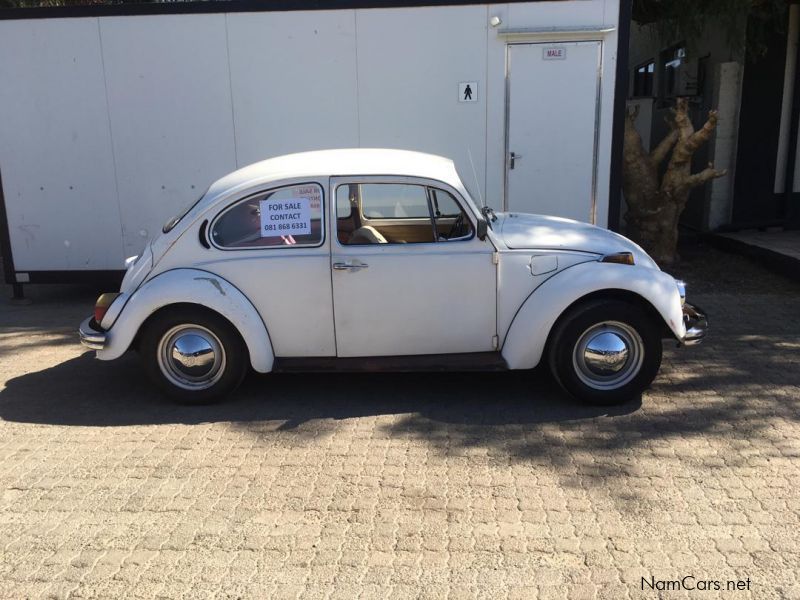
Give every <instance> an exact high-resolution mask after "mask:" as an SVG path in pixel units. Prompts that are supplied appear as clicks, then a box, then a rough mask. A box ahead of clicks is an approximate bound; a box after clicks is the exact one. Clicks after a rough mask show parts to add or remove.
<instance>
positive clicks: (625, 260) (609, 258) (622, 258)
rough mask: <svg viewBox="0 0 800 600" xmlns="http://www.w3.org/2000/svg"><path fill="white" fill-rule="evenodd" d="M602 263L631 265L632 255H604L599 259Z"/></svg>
mask: <svg viewBox="0 0 800 600" xmlns="http://www.w3.org/2000/svg"><path fill="white" fill-rule="evenodd" d="M600 262H604V263H616V264H618V265H633V264H635V263H634V261H633V254H631V253H630V252H615V253H614V254H606V255H605V256H604V257H603V258H601V259H600Z"/></svg>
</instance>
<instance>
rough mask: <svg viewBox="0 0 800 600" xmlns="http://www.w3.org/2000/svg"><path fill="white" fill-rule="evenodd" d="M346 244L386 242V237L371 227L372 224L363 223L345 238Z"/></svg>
mask: <svg viewBox="0 0 800 600" xmlns="http://www.w3.org/2000/svg"><path fill="white" fill-rule="evenodd" d="M347 243H348V244H388V243H389V242H387V241H386V238H385V237H383V236H382V235H381V233H380V232H379V231H378V230H377V229H375V228H374V227H372V225H364V226H363V227H359V228H358V229H356V230H355V231H354V232H353V235H351V236H350V239H349V240H347Z"/></svg>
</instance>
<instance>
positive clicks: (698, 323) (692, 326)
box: [681, 302, 708, 346]
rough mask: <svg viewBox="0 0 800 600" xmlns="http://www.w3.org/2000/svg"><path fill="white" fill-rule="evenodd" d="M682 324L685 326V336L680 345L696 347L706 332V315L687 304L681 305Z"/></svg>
mask: <svg viewBox="0 0 800 600" xmlns="http://www.w3.org/2000/svg"><path fill="white" fill-rule="evenodd" d="M683 322H684V323H685V324H686V335H685V336H684V338H683V340H682V341H681V343H682V344H683V345H684V346H696V345H697V344H699V343H700V342H702V341H703V338H704V337H706V331H708V317H707V316H706V314H705V313H704V312H703V311H702V310H700V309H699V308H698V307H696V306H693V305H691V304H689V303H688V302H687V303H685V304H684V305H683Z"/></svg>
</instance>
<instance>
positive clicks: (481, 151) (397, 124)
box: [356, 6, 487, 201]
mask: <svg viewBox="0 0 800 600" xmlns="http://www.w3.org/2000/svg"><path fill="white" fill-rule="evenodd" d="M356 18H357V25H358V92H359V98H358V104H359V107H360V123H361V128H360V131H361V146H363V147H373V146H377V147H387V148H401V149H405V150H419V151H423V152H432V153H434V154H441V155H443V156H447V157H449V158H452V159H453V160H454V161H455V162H456V167H457V168H458V171H459V173H460V174H461V176H462V178H463V179H464V183H465V184H466V185H467V188H469V189H471V190H474V189H475V188H476V187H479V188H480V192H481V193H483V190H484V185H485V159H486V100H485V98H486V26H487V25H486V22H487V17H486V6H459V7H437V8H430V7H428V8H407V9H391V10H363V11H358V12H357V15H356ZM462 81H473V82H475V81H476V82H478V89H477V95H478V101H477V102H471V103H467V102H459V101H458V84H459V82H462ZM470 154H471V155H472V161H473V163H474V165H475V169H476V171H477V176H478V181H479V185H478V186H476V184H475V178H474V176H473V173H472V167H471V165H470V158H469V157H470ZM474 193H477V192H474ZM476 201H478V198H476Z"/></svg>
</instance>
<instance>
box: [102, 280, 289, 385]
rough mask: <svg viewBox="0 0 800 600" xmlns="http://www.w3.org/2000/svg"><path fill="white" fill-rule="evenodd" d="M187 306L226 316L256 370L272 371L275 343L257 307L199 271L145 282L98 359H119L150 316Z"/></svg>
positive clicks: (232, 288) (228, 285) (110, 331)
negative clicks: (240, 337)
mask: <svg viewBox="0 0 800 600" xmlns="http://www.w3.org/2000/svg"><path fill="white" fill-rule="evenodd" d="M186 303H189V304H197V305H200V306H203V307H205V308H208V309H210V310H213V311H215V312H217V313H219V314H220V315H222V316H223V317H225V318H226V319H227V320H228V321H230V322H231V323H232V324H233V326H234V327H235V328H236V329H237V330H238V332H239V334H240V335H241V336H242V339H243V340H244V343H245V344H246V345H247V350H248V352H249V353H250V362H251V364H252V366H253V369H255V370H256V371H258V372H259V373H268V372H269V371H271V370H272V364H273V362H274V360H275V356H274V353H273V350H272V342H271V341H270V338H269V332H268V331H267V327H266V325H265V324H264V321H263V320H262V319H261V316H260V315H259V314H258V311H257V310H256V309H255V307H254V306H253V304H252V303H251V302H250V300H248V299H247V298H246V297H245V295H244V294H242V292H240V291H239V289H238V288H236V287H235V286H234V285H233V284H231V283H230V282H229V281H226V280H225V279H223V278H222V277H219V276H218V275H215V274H214V273H210V272H208V271H201V270H199V269H175V270H172V271H166V272H164V273H161V274H159V275H157V276H155V277H153V278H152V279H150V280H149V281H146V282H145V283H143V284H142V285H141V286H140V287H139V289H138V290H136V292H134V293H133V294H131V296H130V297H129V298H128V299H127V302H126V303H125V305H124V307H122V309H121V310H120V311H119V314H118V316H117V318H116V320H115V321H114V323H113V324H111V326H110V327H109V328H108V331H107V333H106V347H105V348H104V349H103V350H99V351H98V352H97V358H99V359H100V360H113V359H115V358H119V357H120V356H122V354H124V353H125V352H126V351H127V350H128V348H130V346H131V343H132V342H133V340H134V338H135V337H136V334H137V333H138V332H139V329H140V328H141V326H142V324H143V323H144V322H145V321H146V320H147V318H148V317H150V315H152V314H153V313H155V312H156V311H157V310H159V309H161V308H164V307H166V306H169V305H171V304H186ZM103 324H104V325H105V324H106V323H105V320H104V323H103Z"/></svg>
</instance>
